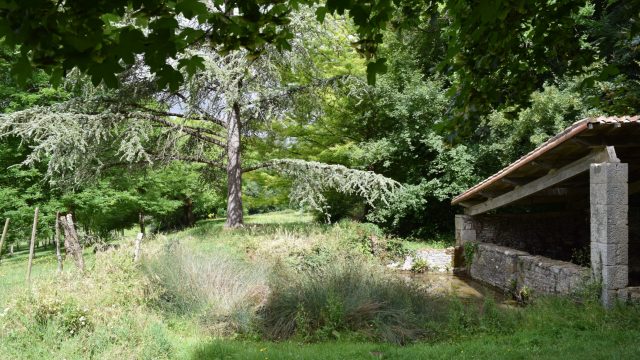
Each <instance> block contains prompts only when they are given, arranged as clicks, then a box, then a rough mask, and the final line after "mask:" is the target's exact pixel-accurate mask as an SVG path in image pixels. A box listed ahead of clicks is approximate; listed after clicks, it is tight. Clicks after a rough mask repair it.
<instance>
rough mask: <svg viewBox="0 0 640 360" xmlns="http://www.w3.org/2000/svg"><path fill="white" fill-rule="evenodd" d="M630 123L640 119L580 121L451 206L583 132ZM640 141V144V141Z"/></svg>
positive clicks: (461, 195)
mask: <svg viewBox="0 0 640 360" xmlns="http://www.w3.org/2000/svg"><path fill="white" fill-rule="evenodd" d="M629 123H637V124H640V117H639V116H621V117H617V116H610V117H606V116H600V117H596V118H586V119H582V120H580V121H576V122H575V123H573V124H572V125H571V126H569V127H568V128H566V129H565V130H564V131H562V132H561V133H559V134H558V135H556V136H554V137H552V138H551V139H549V140H547V141H546V142H545V143H543V144H542V145H540V146H538V147H537V148H536V149H534V150H533V151H531V152H530V153H528V154H526V155H525V156H523V157H521V158H520V159H518V160H516V161H515V162H513V163H511V164H510V165H509V166H507V167H505V168H504V169H502V170H500V171H498V172H497V173H495V174H494V175H492V176H490V177H488V178H487V179H485V180H483V181H481V182H480V183H478V184H476V185H475V186H473V187H471V188H470V189H468V190H467V191H465V192H463V193H462V194H460V195H458V196H456V197H455V198H453V200H452V201H451V204H453V205H455V204H459V203H460V202H462V201H464V200H467V199H469V198H471V197H473V196H474V195H476V194H478V193H479V192H480V191H482V190H483V189H485V188H487V187H488V186H490V185H492V184H494V183H495V182H497V181H499V180H500V179H503V178H505V177H506V176H508V175H509V174H511V173H513V172H514V171H516V170H517V169H519V168H521V167H522V166H524V165H526V164H529V163H531V162H532V161H533V160H535V159H537V158H538V157H539V156H541V155H543V154H545V153H546V152H548V151H549V150H551V149H554V148H556V147H557V146H558V145H560V144H562V143H564V142H565V141H567V140H569V139H571V138H573V137H575V136H577V135H578V134H580V133H582V132H583V131H585V130H587V129H591V128H594V127H596V126H599V125H611V124H613V125H616V124H618V125H620V126H621V125H622V124H629ZM638 141H639V142H640V139H639V140H638Z"/></svg>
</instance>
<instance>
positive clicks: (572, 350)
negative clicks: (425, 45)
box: [0, 212, 640, 359]
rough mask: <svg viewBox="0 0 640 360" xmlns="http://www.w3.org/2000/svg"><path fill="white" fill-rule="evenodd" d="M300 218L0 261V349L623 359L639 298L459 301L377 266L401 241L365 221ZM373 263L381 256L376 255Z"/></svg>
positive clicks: (151, 355) (42, 353)
mask: <svg viewBox="0 0 640 360" xmlns="http://www.w3.org/2000/svg"><path fill="white" fill-rule="evenodd" d="M310 220H311V219H310V217H309V216H308V215H306V214H300V213H296V212H280V213H273V214H264V215H256V216H251V217H248V219H247V226H246V227H245V228H243V229H239V230H234V231H224V230H223V229H222V225H223V222H222V221H221V220H209V221H205V222H201V223H199V224H198V226H196V227H194V228H191V229H188V230H185V231H182V232H178V233H174V234H167V235H159V236H156V237H155V238H152V239H149V240H147V241H146V242H145V244H144V247H143V250H144V259H143V261H142V262H141V263H138V264H136V263H134V262H133V260H132V256H131V253H132V246H131V239H128V240H124V241H123V242H122V243H121V246H120V248H119V249H118V250H116V251H109V252H105V253H98V254H96V255H94V254H93V253H92V252H91V251H90V249H87V251H86V257H87V264H88V266H87V271H86V273H85V274H84V276H83V275H81V274H79V273H78V272H77V271H76V270H75V269H74V267H73V265H72V263H71V262H70V261H67V263H66V266H67V268H65V271H64V273H63V274H61V275H58V274H56V270H55V269H56V263H55V256H54V255H53V253H52V252H51V250H43V251H41V252H40V253H38V256H37V257H36V262H35V266H34V272H33V276H32V277H33V279H34V281H33V283H32V285H31V287H30V288H29V287H27V286H25V271H26V256H25V254H20V255H18V256H15V257H13V258H9V259H3V260H2V263H1V264H0V291H2V292H1V293H0V305H2V307H1V308H0V358H3V359H5V358H6V359H22V358H25V359H39V358H56V359H63V358H65V359H86V358H96V359H112V358H121V359H163V358H164V359H207V358H211V359H344V358H350V359H351V358H354V359H375V358H385V359H415V358H436V359H439V358H442V359H444V358H447V359H449V358H470V359H471V358H473V359H483V358H486V359H494V358H532V357H536V358H560V357H562V358H569V359H571V358H635V357H638V356H640V347H638V346H637V338H638V336H639V335H640V308H638V307H637V306H627V305H625V306H623V305H621V306H619V307H617V308H615V309H613V310H611V311H604V310H603V309H602V308H601V307H600V306H599V305H598V303H597V301H593V300H589V299H587V300H586V301H583V302H582V303H580V304H578V303H574V302H572V301H570V300H568V299H562V298H556V299H553V298H552V299H539V300H538V301H536V302H534V303H533V304H532V305H530V306H527V307H524V308H514V307H504V306H501V305H500V304H496V303H495V302H494V301H492V300H491V299H487V300H485V301H480V302H471V303H469V302H462V301H460V300H457V299H456V298H455V297H451V296H442V295H434V294H432V293H430V292H429V291H428V284H416V283H407V281H406V280H404V279H402V278H399V277H397V276H396V275H395V274H393V273H390V272H389V271H388V270H387V269H386V268H385V267H384V266H383V264H385V263H386V261H388V260H389V259H391V258H393V257H395V256H401V255H402V254H403V253H404V252H405V251H406V249H405V248H406V246H405V244H403V243H402V241H398V240H395V239H388V238H386V237H385V236H384V234H382V233H381V232H380V231H379V230H378V229H376V228H375V227H372V226H370V225H367V224H358V223H352V222H343V223H339V224H336V225H332V226H329V225H323V224H313V223H311V222H310ZM381 259H382V261H381Z"/></svg>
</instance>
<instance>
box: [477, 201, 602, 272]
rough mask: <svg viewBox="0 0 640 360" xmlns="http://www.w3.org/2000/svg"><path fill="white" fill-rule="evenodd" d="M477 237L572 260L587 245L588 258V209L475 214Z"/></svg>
mask: <svg viewBox="0 0 640 360" xmlns="http://www.w3.org/2000/svg"><path fill="white" fill-rule="evenodd" d="M472 221H473V228H474V229H475V231H476V241H480V242H484V243H491V244H496V245H502V246H506V247H510V248H514V249H518V250H522V251H526V252H528V253H530V254H534V255H542V256H547V257H550V258H553V259H558V260H564V261H569V260H571V258H572V256H573V254H574V251H576V250H579V249H586V251H585V255H586V256H587V260H588V255H589V252H588V246H589V235H590V229H589V209H584V210H583V211H576V212H561V213H559V212H556V213H543V214H495V215H480V216H474V217H473V220H472Z"/></svg>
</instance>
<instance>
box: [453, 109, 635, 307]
mask: <svg viewBox="0 0 640 360" xmlns="http://www.w3.org/2000/svg"><path fill="white" fill-rule="evenodd" d="M452 204H453V205H460V206H462V207H463V208H464V215H457V216H456V219H455V220H456V243H457V245H458V246H463V245H464V244H465V243H466V242H473V244H474V245H473V246H472V247H471V248H472V249H474V256H473V259H472V261H471V264H470V274H471V276H472V277H474V278H476V279H479V280H482V281H485V282H488V283H490V284H492V285H494V286H497V287H499V288H502V289H504V290H509V289H514V288H521V287H524V286H526V287H528V288H529V289H532V290H533V291H534V292H538V293H551V294H567V293H570V292H572V291H575V290H577V289H578V288H579V287H581V286H583V284H585V283H586V282H587V281H593V280H595V281H598V282H601V284H602V301H603V303H604V304H605V306H609V305H611V304H612V303H613V302H614V301H615V300H616V299H620V300H627V299H638V298H640V118H639V117H638V116H633V117H599V118H589V119H584V120H581V121H578V122H576V123H574V124H573V125H571V126H570V127H568V128H567V129H565V130H564V131H563V132H561V133H560V134H558V135H557V136H555V137H553V138H551V139H549V140H548V141H547V142H545V143H544V144H542V145H540V146H539V147H538V148H536V149H535V150H533V151H532V152H530V153H529V154H527V155H525V156H523V157H522V158H520V159H519V160H517V161H515V162H514V163H512V164H511V165H509V166H507V167H506V168H504V169H502V170H501V171H499V172H498V173H496V174H494V175H493V176H491V177H489V178H487V179H486V180H484V181H482V182H480V183H478V184H477V185H475V186H473V187H472V188H470V189H468V190H467V191H465V192H464V193H462V194H460V195H458V196H457V197H455V198H454V199H453V200H452Z"/></svg>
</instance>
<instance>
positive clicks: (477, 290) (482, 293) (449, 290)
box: [404, 272, 510, 303]
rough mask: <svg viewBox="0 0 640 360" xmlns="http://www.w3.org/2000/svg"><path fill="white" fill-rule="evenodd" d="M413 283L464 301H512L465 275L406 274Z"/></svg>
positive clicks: (436, 293) (435, 293) (433, 292)
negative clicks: (486, 299) (490, 299)
mask: <svg viewBox="0 0 640 360" xmlns="http://www.w3.org/2000/svg"><path fill="white" fill-rule="evenodd" d="M404 276H406V277H407V279H410V280H411V281H415V282H417V283H418V284H420V285H424V286H425V287H426V288H427V289H428V291H429V293H432V294H434V295H452V296H456V297H458V298H460V299H461V300H463V301H470V302H483V301H484V299H485V298H488V297H489V298H492V299H494V300H495V301H496V302H498V303H509V302H510V301H509V300H510V299H509V298H508V297H507V296H506V295H505V294H503V293H502V292H500V291H499V290H498V289H496V288H493V287H491V286H489V285H485V284H483V283H480V282H478V281H475V280H473V279H471V278H470V277H468V276H465V275H462V274H460V275H458V274H452V273H440V272H426V273H422V274H413V273H411V272H406V273H404Z"/></svg>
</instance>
